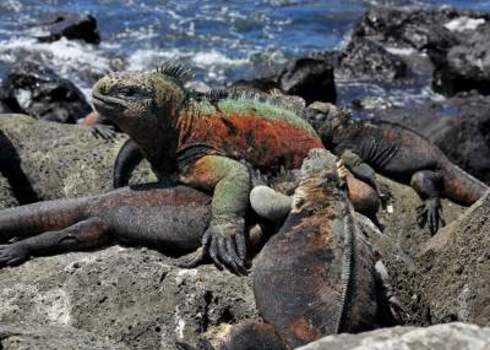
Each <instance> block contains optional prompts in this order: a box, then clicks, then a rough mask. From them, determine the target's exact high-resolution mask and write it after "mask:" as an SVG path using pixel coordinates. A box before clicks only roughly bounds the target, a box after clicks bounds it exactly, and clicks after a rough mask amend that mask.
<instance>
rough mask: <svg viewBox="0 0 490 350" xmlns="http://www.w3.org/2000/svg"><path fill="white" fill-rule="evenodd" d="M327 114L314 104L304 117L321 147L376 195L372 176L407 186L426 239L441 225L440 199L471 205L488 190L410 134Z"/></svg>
mask: <svg viewBox="0 0 490 350" xmlns="http://www.w3.org/2000/svg"><path fill="white" fill-rule="evenodd" d="M328 111H329V108H328V105H326V104H320V103H316V104H315V106H312V107H310V108H308V109H307V110H306V113H305V116H306V119H307V120H309V121H310V122H311V123H312V125H313V126H314V127H315V129H316V130H317V131H318V133H319V134H320V135H321V138H322V142H323V144H324V145H325V147H326V148H327V149H328V150H330V151H331V152H333V153H334V154H337V155H339V156H340V157H341V159H342V161H343V163H344V164H345V165H346V166H347V167H348V168H349V170H351V171H352V173H353V174H354V175H355V176H356V177H358V178H359V179H360V180H363V181H365V182H367V183H369V184H371V185H372V186H373V187H374V188H376V189H377V185H376V181H375V173H374V171H376V172H379V173H380V174H382V175H385V176H387V177H389V178H391V179H394V180H395V181H399V182H401V183H405V184H410V185H411V186H412V187H413V188H414V190H415V191H417V193H418V194H419V195H420V197H421V198H422V200H424V205H423V206H422V207H420V208H419V209H418V211H419V218H418V221H419V224H420V225H421V226H422V227H423V226H425V224H427V225H428V227H429V230H430V232H431V233H432V234H434V233H436V232H437V230H438V229H439V226H440V225H441V224H442V225H443V224H444V221H443V219H442V217H441V215H440V212H441V205H440V197H441V196H445V197H447V198H449V199H451V200H453V201H455V202H457V203H460V204H463V205H471V204H473V203H474V202H476V201H477V200H478V199H479V198H480V197H481V196H482V195H483V194H484V193H485V192H486V191H487V190H488V187H487V186H486V185H485V184H483V183H482V182H480V181H478V180H477V179H475V178H474V177H473V176H471V175H469V174H467V173H466V172H464V171H463V170H461V169H460V168H459V167H457V166H456V165H454V164H453V163H451V161H449V160H448V159H447V157H446V156H445V155H444V154H443V153H442V151H441V150H439V148H438V147H437V146H435V145H434V144H433V143H431V142H430V141H429V140H427V139H426V138H425V137H423V136H421V135H419V134H417V133H416V132H415V131H413V130H410V129H408V128H405V127H402V126H400V125H397V124H394V123H389V122H375V121H356V120H353V119H351V118H350V116H349V115H347V114H332V115H330V113H328ZM371 167H372V168H371ZM373 169H374V170H373ZM377 191H378V193H379V194H380V195H381V196H382V194H381V193H380V191H379V189H377Z"/></svg>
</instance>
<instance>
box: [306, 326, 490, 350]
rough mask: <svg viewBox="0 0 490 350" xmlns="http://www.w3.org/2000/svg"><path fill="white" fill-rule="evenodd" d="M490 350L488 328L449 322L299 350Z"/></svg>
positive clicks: (340, 338)
mask: <svg viewBox="0 0 490 350" xmlns="http://www.w3.org/2000/svg"><path fill="white" fill-rule="evenodd" d="M489 348H490V328H480V327H478V326H476V325H471V324H464V323H449V324H442V325H436V326H432V327H428V328H415V327H394V328H385V329H380V330H376V331H372V332H366V333H360V334H355V335H354V334H340V335H332V336H329V337H325V338H323V339H320V340H318V341H316V342H313V343H310V344H308V345H306V346H303V347H301V348H298V350H299V349H301V350H327V349H336V350H354V349H355V350H373V349H383V350H399V349H403V350H426V349H458V350H486V349H489Z"/></svg>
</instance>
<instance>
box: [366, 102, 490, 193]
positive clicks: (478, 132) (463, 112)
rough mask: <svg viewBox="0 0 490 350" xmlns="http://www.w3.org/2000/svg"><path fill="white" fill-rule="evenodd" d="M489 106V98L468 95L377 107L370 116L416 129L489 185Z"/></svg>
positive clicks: (454, 160) (455, 161)
mask: <svg viewBox="0 0 490 350" xmlns="http://www.w3.org/2000/svg"><path fill="white" fill-rule="evenodd" d="M489 109H490V98H489V97H485V96H481V95H478V94H469V95H460V96H458V97H454V98H451V99H447V100H443V101H439V102H437V101H436V102H434V101H430V102H427V103H425V104H421V105H411V106H409V107H404V108H388V109H377V110H374V111H372V112H370V115H371V116H372V117H374V118H377V119H382V120H388V121H391V122H397V123H399V124H402V125H405V126H408V127H410V128H412V129H414V130H416V131H417V132H419V133H420V134H422V135H424V136H426V137H427V138H429V139H430V140H431V141H432V142H434V143H435V144H436V145H437V146H438V147H439V148H440V149H441V150H442V151H443V152H444V153H445V154H446V156H448V158H449V159H450V160H451V161H452V162H454V163H455V164H457V165H459V166H460V167H461V168H463V169H464V170H466V171H467V172H469V173H470V174H472V175H474V176H475V177H477V178H478V179H480V180H482V181H484V182H485V183H487V184H490V133H489V131H490V116H489V115H488V113H487V111H488V110H489Z"/></svg>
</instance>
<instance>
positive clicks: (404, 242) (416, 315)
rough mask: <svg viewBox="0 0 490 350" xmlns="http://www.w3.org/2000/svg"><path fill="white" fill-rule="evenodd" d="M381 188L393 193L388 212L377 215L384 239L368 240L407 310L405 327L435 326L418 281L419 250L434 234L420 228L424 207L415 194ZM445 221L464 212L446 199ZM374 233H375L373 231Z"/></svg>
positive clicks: (393, 187)
mask: <svg viewBox="0 0 490 350" xmlns="http://www.w3.org/2000/svg"><path fill="white" fill-rule="evenodd" d="M380 182H381V185H382V186H383V187H384V188H385V189H388V191H389V192H390V193H391V196H392V198H391V200H390V206H391V207H392V213H389V212H388V210H385V211H381V212H380V213H379V214H378V218H379V221H380V222H381V224H382V225H384V226H385V228H384V230H383V232H382V234H381V235H379V234H374V235H371V236H370V237H369V239H370V241H371V242H372V243H373V244H374V246H375V247H376V249H377V250H378V252H379V254H380V258H381V259H382V260H383V262H384V263H385V265H386V267H387V269H388V272H389V274H390V276H391V277H392V280H393V281H392V284H393V286H394V290H395V292H396V294H397V296H398V298H399V299H400V302H401V305H402V307H403V309H404V312H403V313H402V319H403V323H404V324H410V325H416V326H426V325H430V324H432V322H431V318H430V315H429V314H428V310H429V301H428V300H426V299H425V298H424V296H423V295H421V294H420V293H419V290H418V288H417V284H416V281H417V280H418V279H419V278H420V276H419V275H418V273H417V269H416V257H417V253H418V252H419V250H420V247H421V246H422V245H423V244H425V242H427V241H428V240H429V239H430V238H431V234H430V232H429V230H428V229H427V228H424V229H420V228H419V227H418V225H417V220H416V218H417V210H416V209H417V207H418V206H420V205H421V204H422V201H421V200H420V199H419V197H418V196H417V194H416V193H415V191H414V190H413V189H412V188H411V187H409V186H405V185H400V184H398V183H395V182H393V181H391V180H388V179H386V178H383V177H380ZM442 206H443V209H444V218H445V219H446V222H448V223H450V222H452V221H454V220H455V219H457V218H458V217H459V216H460V215H461V214H462V213H463V212H464V211H465V208H464V207H461V206H459V205H456V204H454V203H452V202H450V201H449V200H446V199H443V200H442ZM373 232H374V231H373Z"/></svg>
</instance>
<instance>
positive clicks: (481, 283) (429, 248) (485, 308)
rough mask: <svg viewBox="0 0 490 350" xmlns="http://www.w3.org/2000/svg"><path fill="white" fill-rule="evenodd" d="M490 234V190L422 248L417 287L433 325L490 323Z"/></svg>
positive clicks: (417, 260)
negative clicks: (452, 322)
mask: <svg viewBox="0 0 490 350" xmlns="http://www.w3.org/2000/svg"><path fill="white" fill-rule="evenodd" d="M489 233H490V192H488V193H487V195H486V196H485V197H484V198H482V199H480V200H479V201H478V202H477V203H475V204H474V205H473V206H472V207H471V208H470V209H469V210H467V211H466V212H465V214H464V216H462V217H460V218H459V219H458V220H456V221H455V222H453V223H451V224H450V225H448V226H447V227H445V228H444V229H442V230H441V231H440V232H439V233H438V234H437V235H436V236H435V237H433V238H432V239H430V240H429V241H428V242H426V243H425V244H424V245H423V246H422V247H421V250H420V252H419V253H418V256H417V259H416V264H417V275H418V276H419V279H418V286H417V287H418V289H419V290H420V293H421V294H423V295H424V297H425V299H427V300H429V307H430V316H431V322H432V323H439V322H448V321H461V322H471V323H476V324H479V325H482V326H488V325H490V236H489ZM488 339H489V341H490V337H489V338H488Z"/></svg>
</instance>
